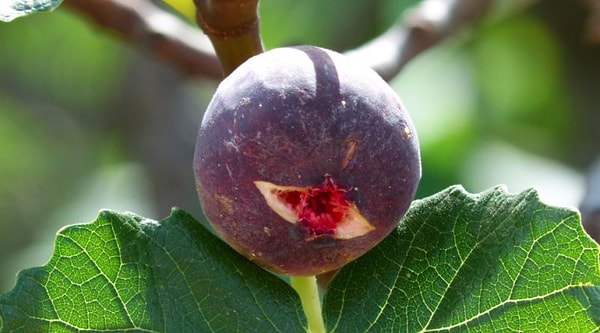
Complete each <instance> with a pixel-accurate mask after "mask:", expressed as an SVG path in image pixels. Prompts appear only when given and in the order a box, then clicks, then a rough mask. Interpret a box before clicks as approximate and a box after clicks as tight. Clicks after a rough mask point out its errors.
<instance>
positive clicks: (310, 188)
mask: <svg viewBox="0 0 600 333" xmlns="http://www.w3.org/2000/svg"><path fill="white" fill-rule="evenodd" d="M194 172H195V176H196V183H197V188H198V194H199V198H200V202H201V204H202V207H203V209H204V212H205V214H206V216H207V217H208V219H209V221H210V223H211V225H212V226H213V227H214V228H215V230H216V231H217V232H218V233H219V234H220V235H221V237H222V238H223V239H224V240H225V241H226V242H227V243H229V244H230V245H231V246H232V247H233V248H234V249H236V250H237V251H238V252H240V253H241V254H243V255H244V256H246V257H247V258H249V259H250V260H253V261H255V262H256V263H258V264H260V265H262V266H263V267H265V268H268V269H271V270H273V271H276V272H278V273H282V274H288V275H316V274H321V273H324V272H327V271H330V270H333V269H336V268H339V267H340V266H342V265H344V264H346V263H348V262H349V261H351V260H353V259H355V258H357V257H358V256H360V255H362V254H363V253H365V252H366V251H368V250H369V249H371V248H372V247H373V246H375V245H376V244H377V243H378V242H379V241H381V240H382V239H383V238H384V237H385V236H387V235H388V234H389V233H390V232H391V231H392V230H393V229H394V228H395V227H396V226H397V225H398V223H399V222H400V220H401V218H402V216H403V215H404V214H405V212H406V210H407V209H408V207H409V205H410V203H411V201H412V199H413V197H414V194H415V191H416V188H417V185H418V182H419V179H420V176H421V165H420V158H419V149H418V141H417V137H416V135H415V129H414V127H413V125H412V121H411V120H410V118H409V116H408V114H407V113H406V110H405V108H404V106H403V105H402V103H401V102H400V99H399V98H398V96H397V95H396V94H395V92H394V91H393V90H392V89H391V88H390V87H389V86H388V85H387V83H386V82H385V81H383V80H382V79H381V78H380V77H379V76H378V75H377V74H376V73H375V72H373V71H372V70H371V69H369V68H366V67H363V66H361V65H359V64H355V63H352V62H349V61H348V60H347V59H346V58H344V57H343V56H342V55H340V54H338V53H335V52H332V51H329V50H324V49H321V48H317V47H310V46H302V47H291V48H280V49H275V50H271V51H268V52H266V53H263V54H260V55H257V56H255V57H253V58H251V59H249V60H248V61H246V62H245V63H244V64H242V65H241V66H240V67H238V68H237V69H236V70H235V71H234V72H233V73H231V74H230V75H229V76H228V77H227V78H226V79H225V80H223V82H221V84H220V85H219V87H218V89H217V91H216V93H215V95H214V96H213V99H212V101H211V103H210V104H209V106H208V109H207V110H206V113H205V114H204V118H203V120H202V123H201V125H200V130H199V134H198V139H197V144H196V152H195V158H194Z"/></svg>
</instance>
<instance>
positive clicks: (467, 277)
mask: <svg viewBox="0 0 600 333" xmlns="http://www.w3.org/2000/svg"><path fill="white" fill-rule="evenodd" d="M599 250H600V249H599V247H598V245H597V244H596V243H595V242H594V241H593V240H591V239H590V238H589V237H588V236H587V234H585V232H584V231H583V229H582V227H581V223H580V218H579V215H578V214H577V213H576V212H574V211H571V210H568V209H564V208H555V207H549V206H546V205H544V204H543V203H541V202H540V200H539V198H538V195H537V193H536V192H535V191H533V190H530V191H526V192H523V193H521V194H517V195H511V194H507V193H506V192H505V191H504V190H503V189H501V188H495V189H492V190H489V191H486V192H484V193H481V194H477V195H472V194H469V193H466V192H465V191H464V190H463V189H462V188H460V187H452V188H449V189H447V190H445V191H442V192H440V193H438V194H436V195H434V196H432V197H429V198H426V199H423V200H420V201H416V202H415V203H414V204H413V206H412V207H411V209H410V211H409V213H408V214H407V216H406V217H405V219H404V220H403V222H402V223H401V225H400V226H399V227H398V228H397V230H395V231H394V232H393V233H392V234H391V235H390V236H389V237H388V238H386V239H384V240H383V241H382V242H381V243H380V244H379V245H378V246H377V247H375V248H374V249H373V250H372V251H370V252H369V253H367V254H366V255H364V256H363V257H361V258H360V259H358V260H357V261H355V262H353V263H351V264H349V265H347V266H345V267H344V268H342V270H340V272H338V274H337V275H336V276H335V277H334V279H333V280H332V282H331V284H330V285H329V288H328V290H327V293H326V295H325V297H324V305H323V307H324V317H325V321H326V325H327V327H328V331H330V332H438V331H444V332H500V331H513V332H592V331H594V332H595V331H596V330H597V329H598V327H599V325H600V268H599V261H598V258H599V253H600V251H599Z"/></svg>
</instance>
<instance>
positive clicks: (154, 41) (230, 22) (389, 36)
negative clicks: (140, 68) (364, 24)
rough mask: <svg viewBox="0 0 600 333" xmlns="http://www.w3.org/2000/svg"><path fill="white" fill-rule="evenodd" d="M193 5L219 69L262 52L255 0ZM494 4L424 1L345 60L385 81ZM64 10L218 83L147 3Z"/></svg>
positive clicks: (174, 23)
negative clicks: (361, 65) (221, 61)
mask: <svg viewBox="0 0 600 333" xmlns="http://www.w3.org/2000/svg"><path fill="white" fill-rule="evenodd" d="M195 1H196V2H197V3H198V4H197V5H198V6H199V7H200V10H199V12H200V13H204V14H200V13H199V25H200V26H201V27H203V29H204V30H205V32H206V33H207V34H208V35H209V36H210V37H211V40H212V41H213V43H215V44H216V46H215V48H216V49H217V51H218V52H219V53H220V54H223V55H224V56H222V59H225V61H226V62H229V63H225V64H223V65H222V66H223V68H224V70H223V71H224V72H225V73H228V72H229V71H230V70H232V69H233V68H235V67H237V65H238V64H239V63H241V62H243V61H244V60H245V59H246V58H248V57H249V56H251V55H254V54H256V53H260V52H262V45H261V44H260V39H259V37H258V21H257V16H256V5H257V2H258V0H195ZM497 2H498V1H493V0H425V1H424V2H422V3H420V4H419V5H418V6H417V7H415V8H414V9H412V10H410V11H408V12H407V15H406V16H405V18H404V19H403V20H401V21H399V22H398V23H397V24H396V25H394V26H393V27H392V28H390V29H389V30H388V31H386V32H385V33H383V34H382V35H381V36H379V37H377V38H375V39H374V40H372V41H371V42H369V43H367V44H365V45H363V46H361V47H359V48H357V49H354V50H351V51H348V52H346V55H348V56H349V57H352V58H355V59H357V60H359V61H362V62H364V63H365V64H367V65H369V66H371V67H372V68H373V69H375V71H377V72H378V73H379V74H380V75H381V76H382V77H383V78H385V79H390V78H392V77H394V76H396V75H397V74H398V73H399V72H400V70H401V69H402V68H403V66H404V65H406V63H407V62H409V61H410V60H411V59H413V58H414V57H415V56H417V55H418V54H420V53H422V52H423V51H425V50H427V49H428V48H430V47H432V46H434V45H435V44H436V43H438V42H440V41H441V40H443V39H444V38H446V37H448V36H450V35H452V34H454V33H456V32H457V31H458V30H459V29H460V28H462V27H465V26H467V25H469V24H472V23H474V22H476V21H477V20H479V19H481V18H482V17H483V16H484V15H485V14H486V13H487V12H488V10H489V8H490V7H491V5H492V4H493V3H497ZM64 5H66V6H68V7H69V8H71V9H73V10H75V11H77V12H79V13H80V14H82V15H84V16H88V17H89V18H91V19H92V20H93V21H95V22H96V23H97V24H98V25H99V26H101V27H106V28H108V29H110V30H112V31H113V32H114V33H115V34H116V35H117V36H119V37H121V38H122V39H124V40H126V41H129V42H131V43H133V44H135V45H137V46H138V47H141V48H142V49H145V50H146V51H148V52H151V53H153V54H154V55H155V56H156V57H158V58H161V59H164V60H165V61H167V62H169V63H170V64H171V65H172V66H174V67H175V68H178V69H179V70H180V71H181V72H183V73H184V74H186V75H187V76H190V77H198V76H202V77H210V78H215V79H221V78H222V73H221V69H220V68H219V61H218V59H217V58H216V56H215V54H214V51H213V50H212V48H211V45H210V43H209V41H208V39H207V38H205V36H203V34H202V32H201V31H200V30H199V29H195V28H193V27H191V26H188V25H186V24H185V23H183V22H182V21H181V20H179V19H178V18H176V17H175V16H174V15H172V14H169V13H168V12H165V11H164V10H162V9H161V8H159V7H157V6H155V5H153V4H152V3H150V2H149V1H148V0H65V2H64ZM236 10H237V13H235V14H231V13H234V12H235V11H236ZM224 13H230V14H224ZM240 50H241V51H240ZM236 52H237V54H236Z"/></svg>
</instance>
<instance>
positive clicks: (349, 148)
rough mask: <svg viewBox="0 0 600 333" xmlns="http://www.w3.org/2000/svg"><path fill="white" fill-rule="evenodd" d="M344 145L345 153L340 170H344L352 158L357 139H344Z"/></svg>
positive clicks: (356, 146)
mask: <svg viewBox="0 0 600 333" xmlns="http://www.w3.org/2000/svg"><path fill="white" fill-rule="evenodd" d="M344 147H345V148H346V155H344V158H343V159H342V165H341V170H345V169H346V167H347V166H348V164H349V163H350V161H352V159H353V158H354V155H355V154H356V151H357V150H358V140H356V139H354V138H349V139H347V140H346V141H344Z"/></svg>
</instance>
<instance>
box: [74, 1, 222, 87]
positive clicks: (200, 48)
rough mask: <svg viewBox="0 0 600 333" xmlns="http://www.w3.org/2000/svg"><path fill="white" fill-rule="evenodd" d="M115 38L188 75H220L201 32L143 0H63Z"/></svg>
mask: <svg viewBox="0 0 600 333" xmlns="http://www.w3.org/2000/svg"><path fill="white" fill-rule="evenodd" d="M63 6H66V7H68V8H69V9H71V10H73V11H75V12H77V13H79V14H81V15H82V16H84V17H88V18H89V19H91V20H92V21H94V22H95V23H96V24H97V25H99V26H100V27H102V28H106V29H108V30H110V31H111V32H113V33H114V34H115V35H116V36H118V37H119V38H121V39H123V40H125V41H127V42H129V43H131V44H134V45H135V46H137V47H139V48H141V49H143V50H145V51H148V52H150V53H152V54H153V55H154V56H155V57H157V58H159V59H162V60H164V61H166V62H168V63H170V64H171V65H172V66H173V67H174V68H176V69H178V70H179V71H180V72H181V73H182V74H184V75H185V76H188V77H209V78H214V79H221V78H222V73H221V68H220V66H219V61H218V60H217V58H216V57H215V55H214V51H213V49H212V46H211V44H210V41H209V40H208V39H207V38H206V37H205V36H203V34H202V32H200V31H199V30H198V29H195V28H194V27H192V26H190V25H187V24H186V23H185V22H183V21H182V20H180V19H179V18H177V17H175V16H174V15H172V14H170V13H168V12H166V11H164V10H163V9H162V8H160V7H158V6H156V5H154V4H152V3H151V2H150V1H147V0H65V1H64V3H63Z"/></svg>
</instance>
